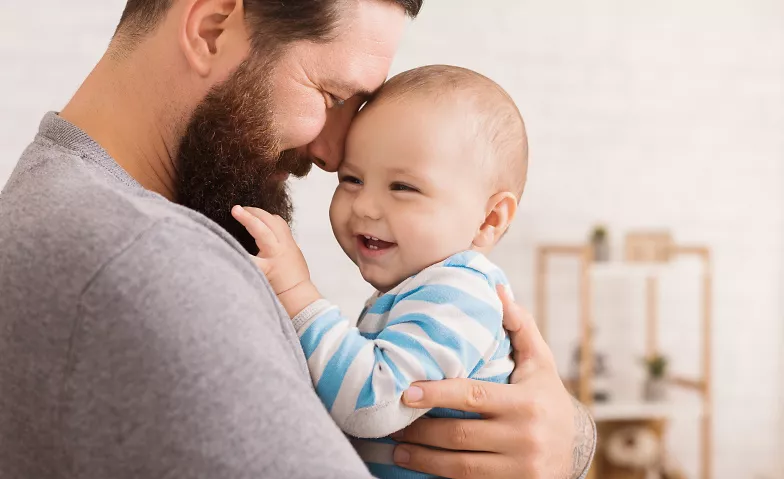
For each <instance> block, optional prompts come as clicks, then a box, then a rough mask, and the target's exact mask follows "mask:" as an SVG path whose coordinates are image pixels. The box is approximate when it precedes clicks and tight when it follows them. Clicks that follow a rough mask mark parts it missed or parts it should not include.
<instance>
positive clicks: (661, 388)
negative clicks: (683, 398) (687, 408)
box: [643, 354, 667, 401]
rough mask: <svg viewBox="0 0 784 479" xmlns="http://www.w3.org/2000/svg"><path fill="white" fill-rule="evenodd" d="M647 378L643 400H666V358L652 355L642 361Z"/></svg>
mask: <svg viewBox="0 0 784 479" xmlns="http://www.w3.org/2000/svg"><path fill="white" fill-rule="evenodd" d="M643 362H644V364H645V369H646V372H647V377H646V378H645V388H644V391H643V398H644V399H645V400H646V401H662V400H664V399H666V398H667V379H666V376H667V358H666V357H664V356H662V355H661V354H653V355H651V356H648V357H646V358H645V359H643Z"/></svg>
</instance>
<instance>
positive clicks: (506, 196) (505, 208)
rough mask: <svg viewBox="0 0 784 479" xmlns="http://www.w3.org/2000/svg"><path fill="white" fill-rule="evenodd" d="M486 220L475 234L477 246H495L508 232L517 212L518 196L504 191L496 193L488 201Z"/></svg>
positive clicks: (474, 243) (475, 244)
mask: <svg viewBox="0 0 784 479" xmlns="http://www.w3.org/2000/svg"><path fill="white" fill-rule="evenodd" d="M486 211H487V213H486V215H485V221H484V223H482V226H480V227H479V231H478V232H477V233H476V236H474V242H473V245H474V246H476V247H477V248H488V247H491V246H494V245H495V244H496V243H498V241H499V240H500V239H501V237H502V236H503V235H504V233H506V230H507V229H508V228H509V225H510V224H511V223H512V220H513V219H514V217H515V214H516V213H517V197H516V196H515V195H514V194H512V193H510V192H508V191H504V192H501V193H496V194H494V195H493V196H492V197H490V199H489V200H488V201H487V208H486Z"/></svg>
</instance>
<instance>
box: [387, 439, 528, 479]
mask: <svg viewBox="0 0 784 479" xmlns="http://www.w3.org/2000/svg"><path fill="white" fill-rule="evenodd" d="M394 459H395V464H397V465H398V466H401V467H405V468H406V469H413V470H415V471H419V472H424V473H426V474H434V475H437V476H443V477H451V478H454V479H476V478H478V477H512V473H513V472H514V467H513V466H514V465H513V464H512V463H508V462H506V461H503V458H502V456H500V455H499V454H493V453H487V452H452V451H439V450H437V449H430V448H427V447H422V446H414V445H409V444H403V445H400V446H397V447H396V448H395V453H394ZM520 477H524V476H520Z"/></svg>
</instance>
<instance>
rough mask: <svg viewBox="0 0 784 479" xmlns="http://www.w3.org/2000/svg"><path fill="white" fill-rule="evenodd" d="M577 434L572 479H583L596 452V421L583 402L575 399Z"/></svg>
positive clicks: (573, 454)
mask: <svg viewBox="0 0 784 479" xmlns="http://www.w3.org/2000/svg"><path fill="white" fill-rule="evenodd" d="M574 407H575V415H574V426H575V436H574V445H573V449H572V474H571V476H570V477H571V478H572V479H583V478H584V477H585V476H587V475H588V468H589V466H590V465H591V461H592V460H593V455H594V453H595V452H596V423H594V421H593V418H592V417H591V413H589V412H588V408H586V407H585V406H584V405H583V404H581V403H580V401H578V400H577V399H574Z"/></svg>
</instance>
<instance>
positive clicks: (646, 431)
mask: <svg viewBox="0 0 784 479" xmlns="http://www.w3.org/2000/svg"><path fill="white" fill-rule="evenodd" d="M604 453H605V454H606V455H607V460H608V461H609V462H610V463H612V464H613V465H614V466H618V467H623V468H628V469H631V470H634V471H645V476H646V478H656V479H659V478H660V477H661V475H660V474H656V473H655V472H654V471H656V470H657V469H659V468H660V466H661V455H662V447H661V441H660V440H659V438H658V437H657V436H656V433H655V432H654V431H652V430H651V429H650V428H647V427H642V426H628V427H624V428H621V429H618V430H617V431H615V432H613V433H612V434H610V436H609V437H608V438H607V444H606V445H605V449H604Z"/></svg>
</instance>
